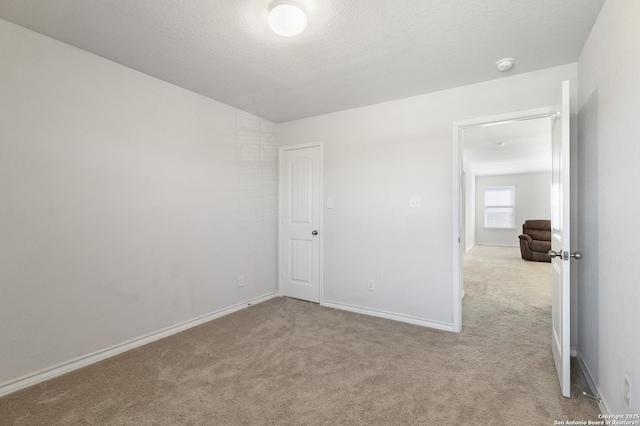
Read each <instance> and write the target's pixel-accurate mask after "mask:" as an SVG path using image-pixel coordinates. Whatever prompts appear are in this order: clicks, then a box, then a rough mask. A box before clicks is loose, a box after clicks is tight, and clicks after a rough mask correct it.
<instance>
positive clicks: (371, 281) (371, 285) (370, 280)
mask: <svg viewBox="0 0 640 426" xmlns="http://www.w3.org/2000/svg"><path fill="white" fill-rule="evenodd" d="M375 289H376V286H375V284H374V282H373V279H372V278H369V285H368V286H367V290H369V291H374V290H375Z"/></svg>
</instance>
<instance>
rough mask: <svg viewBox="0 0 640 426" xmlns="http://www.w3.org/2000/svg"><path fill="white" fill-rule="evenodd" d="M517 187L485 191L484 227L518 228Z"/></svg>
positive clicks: (497, 187) (491, 188)
mask: <svg viewBox="0 0 640 426" xmlns="http://www.w3.org/2000/svg"><path fill="white" fill-rule="evenodd" d="M515 213H516V187H515V186H493V187H487V188H485V189H484V227H485V228H510V229H513V228H515V227H516V214H515Z"/></svg>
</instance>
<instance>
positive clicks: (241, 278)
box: [238, 275, 244, 287]
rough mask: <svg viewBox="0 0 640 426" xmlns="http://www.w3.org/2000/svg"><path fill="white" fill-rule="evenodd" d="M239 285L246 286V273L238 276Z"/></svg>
mask: <svg viewBox="0 0 640 426" xmlns="http://www.w3.org/2000/svg"><path fill="white" fill-rule="evenodd" d="M238 287H244V275H240V276H239V277H238Z"/></svg>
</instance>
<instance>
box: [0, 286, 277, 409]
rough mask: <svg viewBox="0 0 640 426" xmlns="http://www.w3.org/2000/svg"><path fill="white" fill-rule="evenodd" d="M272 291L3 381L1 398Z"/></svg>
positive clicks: (257, 300) (240, 306) (263, 299)
mask: <svg viewBox="0 0 640 426" xmlns="http://www.w3.org/2000/svg"><path fill="white" fill-rule="evenodd" d="M277 296H278V293H275V292H274V293H270V294H267V295H264V296H261V297H257V298H255V299H251V300H248V301H246V302H242V303H238V304H237V305H234V306H231V307H229V308H225V309H221V310H219V311H216V312H212V313H210V314H207V315H203V316H201V317H198V318H195V319H192V320H189V321H185V322H183V323H180V324H176V325H173V326H171V327H167V328H165V329H162V330H159V331H156V332H153V333H150V334H146V335H144V336H141V337H138V338H135V339H132V340H129V341H127V342H124V343H120V344H118V345H115V346H111V347H109V348H105V349H101V350H99V351H96V352H93V353H90V354H87V355H83V356H81V357H79V358H75V359H72V360H70V361H66V362H63V363H60V364H57V365H54V366H52V367H48V368H45V369H42V370H38V371H36V372H34V373H31V374H28V375H26V376H22V377H19V378H17V379H14V380H11V381H8V382H5V383H2V384H0V397H1V396H4V395H8V394H10V393H12V392H16V391H18V390H20V389H24V388H26V387H29V386H33V385H35V384H38V383H40V382H44V381H45V380H49V379H52V378H54V377H57V376H60V375H62V374H65V373H68V372H70V371H73V370H77V369H79V368H82V367H86V366H87V365H90V364H93V363H96V362H98V361H102V360H103V359H106V358H110V357H112V356H115V355H118V354H121V353H123V352H126V351H128V350H130V349H133V348H137V347H139V346H142V345H146V344H147V343H151V342H154V341H156V340H159V339H162V338H164V337H168V336H171V335H172V334H176V333H179V332H181V331H184V330H187V329H189V328H192V327H195V326H198V325H200V324H204V323H205V322H209V321H211V320H214V319H216V318H220V317H223V316H225V315H229V314H231V313H233V312H236V311H239V310H242V309H245V308H247V307H249V306H251V305H255V304H258V303H261V302H266V301H267V300H269V299H273V298H274V297H277Z"/></svg>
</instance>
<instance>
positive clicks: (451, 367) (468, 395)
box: [0, 247, 598, 425]
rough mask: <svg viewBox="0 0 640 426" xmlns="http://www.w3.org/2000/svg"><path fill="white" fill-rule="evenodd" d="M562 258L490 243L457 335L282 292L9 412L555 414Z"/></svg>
mask: <svg viewBox="0 0 640 426" xmlns="http://www.w3.org/2000/svg"><path fill="white" fill-rule="evenodd" d="M549 266H550V265H549V264H541V263H531V262H524V261H522V260H520V259H519V258H518V252H517V250H514V249H489V248H486V247H479V248H477V249H475V250H474V251H473V252H472V254H471V255H470V256H467V258H466V260H465V271H466V272H465V274H466V276H467V281H466V284H465V286H466V297H465V299H464V331H463V333H461V334H453V333H447V332H442V331H436V330H431V329H427V328H423V327H418V326H413V325H408V324H403V323H399V322H394V321H389V320H384V319H378V318H373V317H368V316H363V315H357V314H352V313H347V312H343V311H338V310H333V309H328V308H324V307H321V306H318V305H315V304H311V303H306V302H301V301H297V300H291V299H283V298H278V299H273V300H271V301H268V302H265V303H262V304H260V305H256V306H253V307H250V308H248V309H245V310H243V311H241V312H237V313H235V314H232V315H229V316H226V317H224V318H220V319H217V320H215V321H212V322H210V323H207V324H204V325H202V326H199V327H196V328H193V329H191V330H188V331H185V332H183V333H180V334H177V335H174V336H172V337H169V338H166V339H163V340H161V341H158V342H155V343H152V344H149V345H146V346H144V347H142V348H139V349H135V350H132V351H129V352H127V353H124V354H122V355H120V356H117V357H114V358H111V359H108V360H105V361H103V362H100V363H98V364H94V365H92V366H89V367H87V368H84V369H82V370H78V371H76V372H73V373H70V374H67V375H65V376H62V377H59V378H56V379H53V380H50V381H48V382H45V383H42V384H40V385H36V386H34V387H32V388H29V389H26V390H23V391H20V392H17V393H14V394H11V395H8V396H6V397H4V398H2V399H0V424H2V425H76V424H78V425H79V424H83V425H84V424H98V425H152V424H153V425H174V424H191V425H307V424H311V425H320V424H322V425H510V424H527V425H530V424H531V425H553V424H554V420H565V421H566V420H587V419H596V418H597V415H598V409H597V406H596V404H595V403H594V402H592V401H590V400H588V399H586V398H584V397H582V396H579V395H580V394H581V391H582V390H585V389H586V385H585V383H584V379H583V378H582V377H581V376H579V374H578V373H579V372H578V370H577V369H575V368H574V370H573V377H574V384H573V389H574V391H573V397H572V399H565V398H563V397H562V396H561V395H560V392H559V388H558V383H557V379H556V373H555V371H554V364H553V360H552V357H551V353H550V348H549V339H550V337H549V336H550V296H549V295H550V282H549V280H550V276H549V273H550V269H549Z"/></svg>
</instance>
